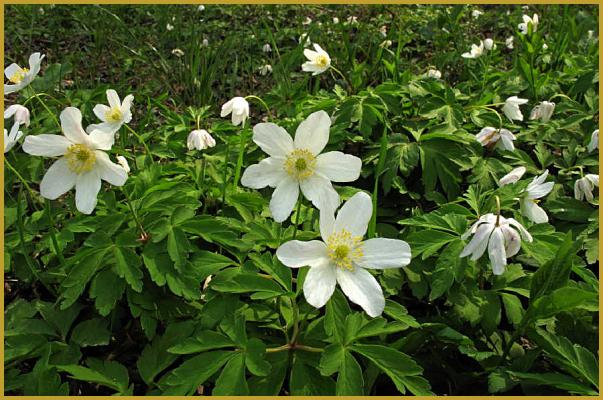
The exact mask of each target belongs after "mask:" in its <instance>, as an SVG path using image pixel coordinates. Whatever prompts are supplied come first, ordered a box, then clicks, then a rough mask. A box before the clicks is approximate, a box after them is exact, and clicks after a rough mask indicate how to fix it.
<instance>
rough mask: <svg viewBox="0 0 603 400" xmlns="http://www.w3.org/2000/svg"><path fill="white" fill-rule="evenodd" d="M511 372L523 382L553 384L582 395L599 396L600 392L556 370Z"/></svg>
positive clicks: (510, 372)
mask: <svg viewBox="0 0 603 400" xmlns="http://www.w3.org/2000/svg"><path fill="white" fill-rule="evenodd" d="M509 374H510V375H511V376H513V377H514V378H515V379H517V380H521V382H522V383H525V384H532V385H542V386H552V387H555V388H559V389H561V390H566V391H568V392H570V393H572V394H576V395H581V396H598V395H599V392H597V391H596V390H593V389H591V388H590V387H589V386H587V385H585V384H584V383H582V382H580V381H578V380H576V379H574V378H572V377H571V376H567V375H563V374H559V373H556V372H545V373H529V372H517V371H509Z"/></svg>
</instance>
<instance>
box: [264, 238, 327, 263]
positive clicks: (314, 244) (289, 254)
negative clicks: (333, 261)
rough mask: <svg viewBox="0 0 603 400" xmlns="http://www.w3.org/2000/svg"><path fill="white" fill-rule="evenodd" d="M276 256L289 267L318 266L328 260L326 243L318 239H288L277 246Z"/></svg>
mask: <svg viewBox="0 0 603 400" xmlns="http://www.w3.org/2000/svg"><path fill="white" fill-rule="evenodd" d="M276 257H277V258H278V259H279V261H280V262H282V263H283V264H285V265H286V266H287V267H289V268H300V267H306V266H308V267H318V266H322V265H324V264H325V263H328V262H329V256H328V254H327V245H325V244H324V243H323V242H321V241H320V240H311V241H309V242H302V241H300V240H290V241H288V242H286V243H283V244H282V245H280V246H279V248H278V249H277V250H276Z"/></svg>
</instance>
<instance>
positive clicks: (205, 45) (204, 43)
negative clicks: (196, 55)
mask: <svg viewBox="0 0 603 400" xmlns="http://www.w3.org/2000/svg"><path fill="white" fill-rule="evenodd" d="M208 46H209V40H207V38H205V39H203V40H202V41H201V47H208Z"/></svg>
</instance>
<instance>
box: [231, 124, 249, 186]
mask: <svg viewBox="0 0 603 400" xmlns="http://www.w3.org/2000/svg"><path fill="white" fill-rule="evenodd" d="M244 129H245V122H243V126H242V132H241V134H240V135H239V140H240V141H241V142H240V143H239V155H238V157H237V165H236V166H235V174H234V179H233V182H232V188H233V189H235V188H236V187H237V185H238V184H239V178H240V177H241V169H242V168H243V159H244V157H245V149H246V148H247V134H246V133H244Z"/></svg>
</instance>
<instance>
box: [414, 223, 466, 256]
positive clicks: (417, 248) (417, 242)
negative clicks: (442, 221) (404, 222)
mask: <svg viewBox="0 0 603 400" xmlns="http://www.w3.org/2000/svg"><path fill="white" fill-rule="evenodd" d="M456 239H458V236H457V235H453V234H451V233H447V232H442V231H435V230H428V231H418V232H413V233H411V234H410V235H408V237H407V242H408V244H409V245H410V248H411V249H412V257H413V258H415V257H417V256H419V255H421V254H422V255H423V256H422V257H421V259H422V260H425V259H426V258H428V257H429V256H431V255H432V254H434V253H435V252H437V251H438V250H439V249H440V248H442V246H444V245H446V244H447V243H450V242H452V241H454V240H456Z"/></svg>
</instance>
